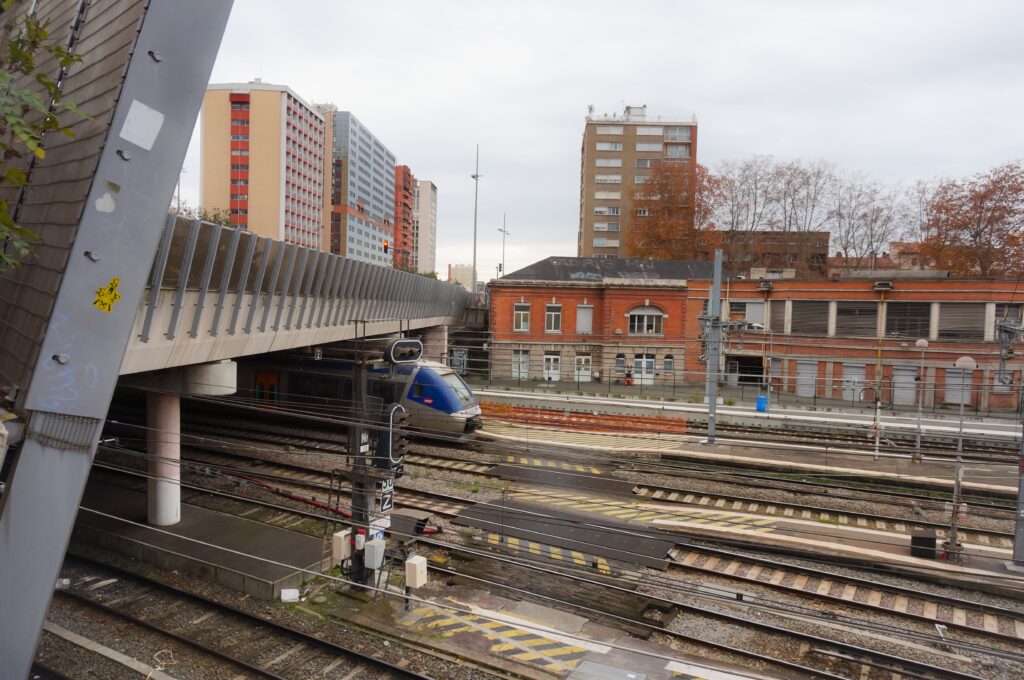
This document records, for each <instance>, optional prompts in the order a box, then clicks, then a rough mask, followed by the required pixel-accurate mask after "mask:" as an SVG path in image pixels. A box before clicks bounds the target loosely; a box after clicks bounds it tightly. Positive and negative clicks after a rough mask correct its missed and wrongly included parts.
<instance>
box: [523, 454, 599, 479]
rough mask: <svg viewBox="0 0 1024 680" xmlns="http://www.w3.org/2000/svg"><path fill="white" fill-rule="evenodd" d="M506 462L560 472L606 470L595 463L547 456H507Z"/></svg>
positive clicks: (585, 472)
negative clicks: (594, 464) (580, 462)
mask: <svg viewBox="0 0 1024 680" xmlns="http://www.w3.org/2000/svg"><path fill="white" fill-rule="evenodd" d="M505 462H506V463H509V464H511V465H527V466H529V467H539V468H546V469H548V470H558V471H559V472H574V473H577V474H582V475H601V474H604V471H603V470H602V469H601V468H599V467H594V466H593V465H578V464H576V463H566V462H563V461H558V460H547V459H545V458H532V457H530V456H505Z"/></svg>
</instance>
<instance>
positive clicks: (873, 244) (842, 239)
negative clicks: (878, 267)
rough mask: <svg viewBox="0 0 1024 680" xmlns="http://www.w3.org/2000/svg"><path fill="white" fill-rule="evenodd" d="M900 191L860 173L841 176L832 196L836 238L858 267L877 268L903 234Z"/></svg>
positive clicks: (831, 214) (849, 260)
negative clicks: (899, 200) (881, 257)
mask: <svg viewBox="0 0 1024 680" xmlns="http://www.w3.org/2000/svg"><path fill="white" fill-rule="evenodd" d="M897 195H898V191H897V190H896V189H891V188H887V187H885V186H883V185H882V184H880V183H879V182H876V181H874V180H871V179H869V178H868V177H867V176H865V175H863V174H860V173H851V174H846V175H838V176H836V177H835V179H834V180H833V182H832V186H831V191H830V193H829V208H830V209H829V220H828V224H829V227H830V230H831V232H832V239H833V242H834V243H835V245H836V246H837V247H838V249H839V251H840V252H841V253H842V254H843V255H844V256H845V257H846V261H847V263H848V264H850V265H852V266H853V267H854V268H860V267H862V266H865V265H866V266H868V267H869V268H874V267H875V263H876V261H877V259H878V257H879V256H880V255H881V254H882V252H884V251H885V249H886V247H887V246H888V243H889V241H891V240H892V239H893V238H895V237H896V236H897V234H899V231H900V221H899V219H898V217H899V211H898V208H899V203H898V201H897Z"/></svg>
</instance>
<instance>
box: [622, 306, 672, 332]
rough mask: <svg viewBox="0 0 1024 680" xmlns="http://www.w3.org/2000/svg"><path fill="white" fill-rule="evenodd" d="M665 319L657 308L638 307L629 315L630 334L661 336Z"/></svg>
mask: <svg viewBox="0 0 1024 680" xmlns="http://www.w3.org/2000/svg"><path fill="white" fill-rule="evenodd" d="M664 317H665V315H664V313H662V311H661V310H660V309H658V308H657V307H637V308H635V309H633V310H632V311H630V313H629V334H630V335H661V330H662V320H663V319H664Z"/></svg>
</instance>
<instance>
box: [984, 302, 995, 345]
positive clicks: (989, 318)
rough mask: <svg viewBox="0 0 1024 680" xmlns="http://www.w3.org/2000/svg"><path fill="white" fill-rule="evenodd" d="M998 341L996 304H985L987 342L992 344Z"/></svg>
mask: <svg viewBox="0 0 1024 680" xmlns="http://www.w3.org/2000/svg"><path fill="white" fill-rule="evenodd" d="M995 339H996V303H994V302H986V303H985V341H986V342H992V341H994V340H995Z"/></svg>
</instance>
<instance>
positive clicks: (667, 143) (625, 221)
mask: <svg viewBox="0 0 1024 680" xmlns="http://www.w3.org/2000/svg"><path fill="white" fill-rule="evenodd" d="M580 158H581V164H580V228H579V233H578V235H577V246H576V252H577V255H578V256H579V257H625V256H626V255H627V253H626V242H627V239H628V236H629V232H630V230H631V229H632V227H633V224H635V222H636V220H642V219H643V218H644V215H638V214H636V213H637V211H635V210H634V209H633V196H634V194H635V192H636V189H637V187H638V186H639V185H640V184H642V183H643V182H644V178H645V177H646V176H648V175H650V174H651V172H652V171H653V168H654V166H656V165H657V163H658V162H659V161H661V160H662V159H671V160H673V161H677V162H684V163H688V164H689V165H690V171H691V172H696V168H697V120H696V118H695V117H692V116H691V117H690V118H689V119H683V118H680V117H665V116H653V117H649V116H648V115H647V107H646V106H627V107H626V108H625V111H624V112H623V114H622V115H621V116H620V115H615V114H604V115H600V116H595V115H593V114H592V113H591V114H590V115H588V116H587V122H586V126H585V127H584V129H583V148H582V151H581V154H580Z"/></svg>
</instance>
